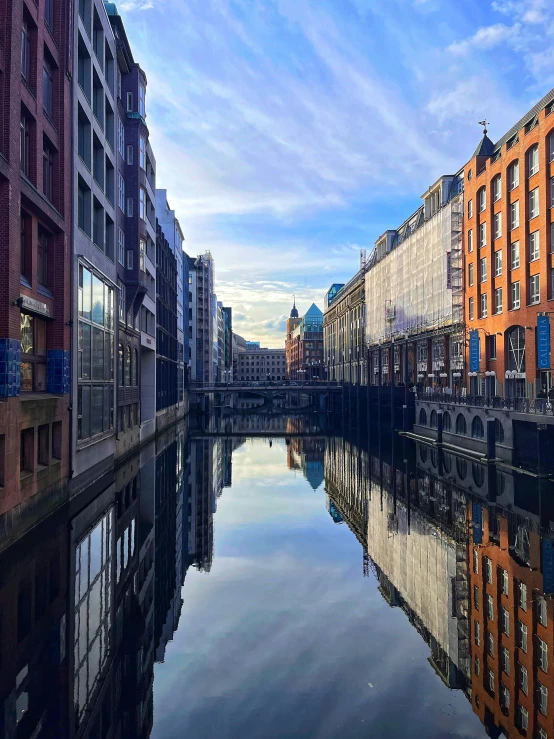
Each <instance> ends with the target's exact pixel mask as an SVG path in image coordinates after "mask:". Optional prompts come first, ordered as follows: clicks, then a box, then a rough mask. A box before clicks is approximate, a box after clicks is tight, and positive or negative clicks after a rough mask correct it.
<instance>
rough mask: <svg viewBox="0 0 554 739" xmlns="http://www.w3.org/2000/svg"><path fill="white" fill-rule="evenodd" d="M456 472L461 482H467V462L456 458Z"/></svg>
mask: <svg viewBox="0 0 554 739" xmlns="http://www.w3.org/2000/svg"><path fill="white" fill-rule="evenodd" d="M456 472H457V473H458V477H459V478H460V480H465V479H466V475H467V462H466V460H465V459H462V457H456Z"/></svg>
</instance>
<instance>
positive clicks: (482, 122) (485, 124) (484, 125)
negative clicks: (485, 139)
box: [479, 121, 490, 136]
mask: <svg viewBox="0 0 554 739" xmlns="http://www.w3.org/2000/svg"><path fill="white" fill-rule="evenodd" d="M479 125H480V126H483V136H486V135H487V126H489V125H490V121H479Z"/></svg>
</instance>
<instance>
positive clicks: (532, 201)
mask: <svg viewBox="0 0 554 739" xmlns="http://www.w3.org/2000/svg"><path fill="white" fill-rule="evenodd" d="M538 215H539V188H538V187H535V189H534V190H531V192H530V193H529V218H536V217H537V216H538Z"/></svg>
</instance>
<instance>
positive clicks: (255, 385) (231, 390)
mask: <svg viewBox="0 0 554 739" xmlns="http://www.w3.org/2000/svg"><path fill="white" fill-rule="evenodd" d="M189 390H190V392H191V393H197V394H208V393H223V394H225V395H228V394H237V393H255V394H256V395H272V396H275V395H281V394H284V393H295V394H300V393H328V392H333V393H341V392H342V385H341V384H340V383H338V382H321V381H320V382H317V381H309V382H307V381H304V382H294V381H278V380H274V381H272V380H267V381H265V382H263V381H260V382H199V381H193V382H191V383H190V388H189Z"/></svg>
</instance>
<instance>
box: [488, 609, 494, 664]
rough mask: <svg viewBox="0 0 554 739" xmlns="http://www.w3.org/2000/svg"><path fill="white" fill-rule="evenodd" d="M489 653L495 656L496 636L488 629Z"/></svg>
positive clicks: (490, 655)
mask: <svg viewBox="0 0 554 739" xmlns="http://www.w3.org/2000/svg"><path fill="white" fill-rule="evenodd" d="M489 597H490V596H489ZM487 654H488V655H489V657H494V636H493V634H492V633H491V632H490V631H487Z"/></svg>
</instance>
